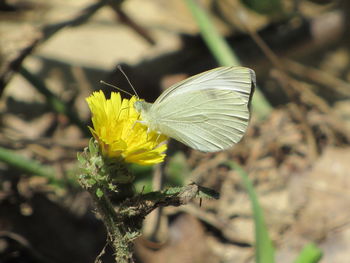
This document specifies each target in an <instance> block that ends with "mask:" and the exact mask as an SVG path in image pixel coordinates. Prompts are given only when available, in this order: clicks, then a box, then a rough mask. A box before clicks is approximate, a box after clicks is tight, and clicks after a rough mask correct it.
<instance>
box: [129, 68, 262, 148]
mask: <svg viewBox="0 0 350 263" xmlns="http://www.w3.org/2000/svg"><path fill="white" fill-rule="evenodd" d="M255 82H256V81H255V73H254V71H253V70H251V69H248V68H244V67H219V68H215V69H212V70H209V71H206V72H203V73H201V74H198V75H195V76H193V77H191V78H188V79H185V80H184V81H181V82H179V83H177V84H175V85H173V86H172V87H170V88H169V89H167V90H166V91H165V92H163V93H162V94H161V95H160V96H159V97H158V99H157V100H156V101H155V102H154V103H153V104H152V103H147V102H145V101H136V102H135V104H134V107H135V109H136V110H137V111H138V112H139V113H140V114H141V119H142V122H143V123H145V124H146V125H147V126H148V128H149V129H150V130H153V131H157V132H159V133H162V134H164V135H167V136H169V137H171V138H173V139H175V140H178V141H180V142H182V143H184V144H186V145H188V146H190V147H191V148H193V149H196V150H199V151H203V152H216V151H222V150H225V149H227V148H229V147H231V146H233V145H234V144H235V143H237V142H239V141H240V140H241V138H242V137H243V135H244V133H245V131H246V129H247V126H248V122H249V104H250V100H251V97H252V94H253V91H254V87H255Z"/></svg>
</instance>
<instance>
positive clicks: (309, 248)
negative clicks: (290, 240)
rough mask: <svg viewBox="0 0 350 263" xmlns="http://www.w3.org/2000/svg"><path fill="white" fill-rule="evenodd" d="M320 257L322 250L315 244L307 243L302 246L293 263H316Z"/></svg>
mask: <svg viewBox="0 0 350 263" xmlns="http://www.w3.org/2000/svg"><path fill="white" fill-rule="evenodd" d="M321 258H322V251H321V250H320V249H319V248H318V247H316V245H315V244H313V243H309V244H307V245H305V246H304V248H303V250H302V251H301V252H300V254H299V256H298V257H297V259H296V260H295V261H294V263H316V262H319V261H320V260H321Z"/></svg>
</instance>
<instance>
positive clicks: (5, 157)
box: [0, 147, 62, 186]
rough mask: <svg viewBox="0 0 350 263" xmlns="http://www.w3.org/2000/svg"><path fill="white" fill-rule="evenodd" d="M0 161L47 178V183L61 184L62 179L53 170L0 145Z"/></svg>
mask: <svg viewBox="0 0 350 263" xmlns="http://www.w3.org/2000/svg"><path fill="white" fill-rule="evenodd" d="M0 162H4V163H6V164H8V165H10V166H12V167H14V168H16V169H18V170H20V171H23V172H25V173H28V174H33V175H37V176H41V177H45V178H47V179H48V181H49V183H51V184H54V185H57V186H61V185H62V181H60V180H58V179H57V178H56V177H55V173H54V170H53V169H52V168H50V167H48V166H44V165H42V164H40V163H38V162H37V161H35V160H30V159H27V158H25V157H23V156H21V155H19V154H17V153H14V152H13V151H11V150H7V149H4V148H2V147H0Z"/></svg>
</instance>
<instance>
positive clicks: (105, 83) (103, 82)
mask: <svg viewBox="0 0 350 263" xmlns="http://www.w3.org/2000/svg"><path fill="white" fill-rule="evenodd" d="M100 83H101V84H104V85H106V86H109V87H112V88H115V89H117V90H119V91H121V92H124V93H126V94H128V95H130V96H131V97H132V96H134V95H133V94H131V93H130V92H127V91H125V90H123V89H121V88H118V87H117V86H114V85H112V84H109V83H107V82H105V81H103V80H100Z"/></svg>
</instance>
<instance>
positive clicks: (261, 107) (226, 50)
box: [185, 0, 272, 118]
mask: <svg viewBox="0 0 350 263" xmlns="http://www.w3.org/2000/svg"><path fill="white" fill-rule="evenodd" d="M185 2H186V4H187V6H188V8H189V10H190V11H191V13H192V15H193V17H194V19H195V20H196V22H197V24H198V26H199V29H200V33H201V35H202V37H203V39H204V41H205V43H206V44H207V46H208V48H209V50H210V51H211V53H212V54H213V56H214V57H215V59H216V60H217V61H218V63H219V64H220V65H221V66H239V65H241V63H240V61H239V59H238V57H237V56H236V54H235V53H234V51H233V50H232V49H231V47H230V46H229V45H228V44H227V42H226V40H225V39H224V38H223V37H222V36H221V35H220V34H219V32H218V31H217V30H216V28H215V26H214V24H213V23H212V21H211V19H210V18H209V16H208V14H207V13H206V12H205V11H204V9H203V8H201V7H200V5H199V3H198V1H196V0H185ZM252 105H253V110H254V111H255V113H256V114H257V115H258V116H259V117H260V118H265V117H266V116H267V115H268V114H269V113H270V112H271V110H272V106H271V105H270V103H269V102H268V101H267V99H266V98H265V96H264V94H263V93H262V92H261V91H260V90H259V89H258V88H256V89H255V93H254V96H253V100H252Z"/></svg>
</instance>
